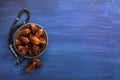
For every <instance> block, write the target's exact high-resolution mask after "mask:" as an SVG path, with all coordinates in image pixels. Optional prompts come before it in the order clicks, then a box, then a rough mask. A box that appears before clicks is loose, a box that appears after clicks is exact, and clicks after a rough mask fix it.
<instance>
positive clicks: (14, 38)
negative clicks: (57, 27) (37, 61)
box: [13, 23, 48, 58]
mask: <svg viewBox="0 0 120 80" xmlns="http://www.w3.org/2000/svg"><path fill="white" fill-rule="evenodd" d="M29 24H35V25H37V26H38V27H39V28H41V29H44V28H43V27H42V26H41V25H39V24H36V23H26V24H23V25H21V26H20V27H19V28H18V29H17V30H16V31H15V32H14V35H13V46H14V48H15V50H16V51H17V53H18V54H20V55H21V56H23V57H25V58H34V57H39V56H41V55H42V54H43V53H44V52H45V51H46V48H47V47H48V33H47V31H46V30H45V29H44V32H45V35H46V41H47V44H46V46H45V48H44V49H43V50H42V51H41V52H40V53H39V55H36V56H25V55H22V54H21V53H20V52H19V51H18V49H17V48H16V44H15V40H16V34H17V32H18V31H19V30H20V29H21V28H23V27H25V26H26V25H29Z"/></svg>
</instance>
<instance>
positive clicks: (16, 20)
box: [8, 9, 30, 64]
mask: <svg viewBox="0 0 120 80" xmlns="http://www.w3.org/2000/svg"><path fill="white" fill-rule="evenodd" d="M23 13H26V14H27V18H26V20H25V21H24V22H22V23H21V24H19V25H18V24H17V22H18V21H19V19H20V17H21V16H22V14H23ZM29 19H30V13H29V11H28V10H27V9H22V10H21V11H20V12H19V14H18V16H17V18H16V19H15V21H14V22H13V24H12V26H11V30H10V32H9V35H8V46H9V48H10V50H11V51H12V53H13V54H14V56H15V57H16V61H17V64H18V63H19V62H22V59H21V58H20V56H19V55H18V54H17V52H16V50H15V49H14V47H13V35H14V32H15V31H16V29H17V28H19V27H20V26H21V25H23V24H26V23H27V22H28V21H29Z"/></svg>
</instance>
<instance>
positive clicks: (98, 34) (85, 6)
mask: <svg viewBox="0 0 120 80" xmlns="http://www.w3.org/2000/svg"><path fill="white" fill-rule="evenodd" d="M119 3H120V2H119V0H54V1H52V0H24V1H23V0H12V1H10V0H8V1H6V0H0V50H1V51H0V80H120V76H119V74H120V35H119V34H120V6H119ZM22 8H28V9H29V10H30V13H31V19H30V22H34V23H38V24H40V25H42V26H43V27H44V28H45V29H46V30H47V32H48V35H49V45H48V47H47V50H46V51H45V53H44V54H43V55H42V56H40V59H41V61H42V62H43V63H44V67H42V68H40V69H37V70H35V71H34V72H32V73H30V74H23V72H22V71H23V69H24V67H25V66H26V65H27V62H24V63H23V64H22V65H20V66H18V67H16V66H15V65H14V64H15V57H14V56H13V55H12V53H11V52H10V50H9V48H8V44H7V37H8V32H9V30H10V26H11V24H12V23H13V21H14V19H15V17H16V16H17V14H18V12H19V11H20V9H22ZM23 18H24V17H23ZM23 20H24V19H23ZM21 21H22V20H21Z"/></svg>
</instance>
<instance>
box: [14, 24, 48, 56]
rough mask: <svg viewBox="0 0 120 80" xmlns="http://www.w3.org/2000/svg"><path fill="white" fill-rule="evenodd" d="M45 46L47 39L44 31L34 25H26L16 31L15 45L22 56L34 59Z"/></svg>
mask: <svg viewBox="0 0 120 80" xmlns="http://www.w3.org/2000/svg"><path fill="white" fill-rule="evenodd" d="M46 44H47V38H46V34H45V31H44V29H43V28H40V27H38V26H37V25H36V24H33V23H31V24H28V25H26V26H24V27H23V28H21V29H19V30H18V31H17V37H16V38H15V45H16V48H17V50H18V51H19V52H20V54H21V55H23V56H27V57H34V56H37V55H39V54H41V52H42V51H43V50H44V49H45V47H46Z"/></svg>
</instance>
